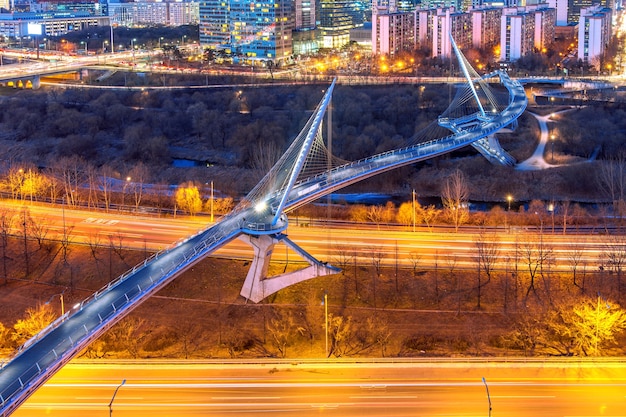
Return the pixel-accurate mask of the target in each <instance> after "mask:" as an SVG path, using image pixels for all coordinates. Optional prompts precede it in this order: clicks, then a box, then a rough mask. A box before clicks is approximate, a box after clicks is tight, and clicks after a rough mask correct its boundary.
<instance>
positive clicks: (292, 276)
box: [239, 233, 340, 303]
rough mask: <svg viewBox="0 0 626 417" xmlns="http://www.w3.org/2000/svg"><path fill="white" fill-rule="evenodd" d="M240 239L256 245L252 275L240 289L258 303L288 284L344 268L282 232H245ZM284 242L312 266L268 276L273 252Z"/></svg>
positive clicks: (249, 298)
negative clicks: (320, 259)
mask: <svg viewBox="0 0 626 417" xmlns="http://www.w3.org/2000/svg"><path fill="white" fill-rule="evenodd" d="M239 239H240V240H242V241H244V242H246V243H247V244H248V245H250V246H252V249H253V250H254V259H253V260H252V264H251V265H250V269H249V270H248V275H247V276H246V280H245V281H244V283H243V287H242V288H241V293H240V294H241V296H242V297H244V298H246V299H247V300H250V301H252V302H254V303H258V302H260V301H262V300H263V299H264V298H266V297H268V296H270V295H272V294H274V293H275V292H277V291H280V290H282V289H283V288H287V287H288V286H290V285H293V284H297V283H299V282H302V281H306V280H308V279H311V278H316V277H321V276H324V275H332V274H336V273H338V272H340V269H338V268H335V267H333V266H331V265H328V264H326V263H323V262H320V261H318V260H317V259H315V258H314V257H313V256H311V255H310V254H308V253H307V252H306V251H305V250H304V249H302V248H300V247H299V246H298V245H296V244H295V243H294V242H292V241H291V240H289V239H288V238H287V236H286V235H284V234H282V233H279V234H275V235H259V236H255V235H247V234H244V235H241V236H240V237H239ZM281 242H282V243H284V244H285V245H287V246H288V247H289V248H290V249H292V250H293V251H294V252H296V253H297V254H298V255H300V256H301V257H302V258H303V259H304V260H305V261H307V263H308V264H309V266H308V267H305V268H302V269H299V270H297V271H292V272H286V273H284V274H280V275H276V276H273V277H268V276H267V271H268V268H269V265H270V261H271V257H272V252H273V251H274V246H275V245H276V244H277V243H281Z"/></svg>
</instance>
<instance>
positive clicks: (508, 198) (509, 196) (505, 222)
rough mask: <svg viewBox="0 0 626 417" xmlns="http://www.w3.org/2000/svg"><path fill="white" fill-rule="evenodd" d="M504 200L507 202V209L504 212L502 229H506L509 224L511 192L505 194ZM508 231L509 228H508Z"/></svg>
mask: <svg viewBox="0 0 626 417" xmlns="http://www.w3.org/2000/svg"><path fill="white" fill-rule="evenodd" d="M506 201H507V202H508V203H509V209H508V210H507V212H506V213H505V216H504V229H507V227H510V226H509V223H510V222H509V213H510V212H511V201H513V196H512V195H511V194H509V195H507V196H506ZM509 231H510V229H509Z"/></svg>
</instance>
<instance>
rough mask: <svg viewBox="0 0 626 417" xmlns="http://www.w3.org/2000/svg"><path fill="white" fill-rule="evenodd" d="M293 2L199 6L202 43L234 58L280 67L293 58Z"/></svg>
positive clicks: (237, 0)
mask: <svg viewBox="0 0 626 417" xmlns="http://www.w3.org/2000/svg"><path fill="white" fill-rule="evenodd" d="M293 12H294V10H293V2H291V1H286V0H274V1H272V0H264V1H262V2H258V3H252V2H249V1H244V0H224V1H214V0H209V1H204V2H203V3H201V4H200V44H201V45H202V46H205V47H210V48H214V49H225V50H227V51H230V52H231V53H232V54H233V55H234V56H235V57H240V58H241V59H244V60H248V61H256V62H260V61H263V62H269V61H272V64H277V65H279V64H280V62H282V61H284V60H286V59H290V58H291V56H292V53H293V49H292V45H293V43H292V31H293V29H294V19H293Z"/></svg>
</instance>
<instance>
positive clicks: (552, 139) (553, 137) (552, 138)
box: [550, 133, 556, 164]
mask: <svg viewBox="0 0 626 417" xmlns="http://www.w3.org/2000/svg"><path fill="white" fill-rule="evenodd" d="M554 139H556V136H554V133H553V134H552V135H550V142H551V144H552V163H553V164H554Z"/></svg>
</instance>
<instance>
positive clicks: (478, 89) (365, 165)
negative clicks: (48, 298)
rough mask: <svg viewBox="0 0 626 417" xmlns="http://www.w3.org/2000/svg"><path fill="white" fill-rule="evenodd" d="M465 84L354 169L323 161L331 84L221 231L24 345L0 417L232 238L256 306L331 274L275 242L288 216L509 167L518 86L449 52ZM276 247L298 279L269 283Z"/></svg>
mask: <svg viewBox="0 0 626 417" xmlns="http://www.w3.org/2000/svg"><path fill="white" fill-rule="evenodd" d="M454 48H455V53H456V54H457V58H458V59H459V62H460V67H461V69H462V71H463V74H464V76H465V78H466V79H467V83H465V84H463V85H460V86H457V87H456V95H455V98H454V100H453V101H452V103H451V104H450V106H449V107H448V109H446V110H445V111H444V113H443V114H442V115H441V116H440V117H439V118H438V120H436V121H434V122H433V123H431V124H430V125H429V126H427V127H426V128H425V129H422V130H420V131H419V132H418V133H416V134H415V135H414V136H413V137H412V138H410V139H408V140H407V143H406V146H405V147H403V148H401V149H396V150H389V151H387V152H383V153H380V154H378V155H374V156H371V157H369V158H365V159H362V160H359V161H354V162H345V161H339V160H338V159H337V158H334V157H332V156H330V152H328V150H327V149H326V145H325V144H324V140H323V135H322V130H323V129H322V122H323V118H324V115H325V114H326V110H327V109H328V108H329V104H330V99H331V97H332V92H333V89H334V87H335V82H333V83H332V85H331V86H330V87H329V88H328V90H327V91H326V93H325V95H324V97H323V99H322V101H321V102H320V104H319V105H318V107H317V109H316V110H315V112H314V113H313V115H312V116H311V118H310V119H309V120H308V122H307V124H306V125H305V126H304V128H303V129H302V131H301V133H300V134H299V135H298V136H297V137H296V138H295V140H294V141H293V142H292V144H291V145H290V147H289V149H287V151H286V152H285V153H284V154H283V156H282V157H281V158H280V159H279V161H278V162H277V163H276V164H275V165H274V167H273V168H272V169H271V170H270V171H269V172H268V173H267V174H266V176H265V177H264V178H263V179H262V180H261V181H260V182H259V184H258V185H257V186H256V187H255V188H254V189H253V190H252V191H251V192H250V193H249V194H248V195H247V196H246V197H245V198H244V199H243V200H242V201H241V202H240V204H239V205H238V206H237V207H236V208H235V209H234V210H233V211H232V212H231V213H230V214H229V215H227V216H225V217H224V218H223V219H222V220H221V221H220V222H218V223H216V224H214V225H213V226H211V227H209V228H207V229H206V230H204V231H202V232H200V233H198V234H196V235H194V236H191V237H189V238H188V239H186V240H185V241H183V242H181V243H179V244H177V245H176V246H173V247H171V248H169V249H168V250H166V251H163V252H160V253H158V254H156V255H154V256H152V257H151V258H149V259H147V260H146V261H144V262H143V263H141V264H139V265H137V266H136V267H135V268H133V269H132V270H131V271H129V272H127V273H126V274H124V275H122V276H120V277H119V278H118V279H116V280H115V281H112V282H111V283H109V284H108V285H107V286H106V287H104V288H102V289H101V290H99V291H97V292H96V293H94V294H93V295H92V296H91V297H90V298H88V299H86V300H84V301H83V302H81V303H80V304H79V305H78V306H77V308H75V309H73V310H71V311H69V312H68V313H66V314H65V315H63V316H62V317H60V318H59V319H57V320H56V321H55V322H54V323H52V324H51V325H50V326H48V327H47V328H46V329H44V330H43V331H42V332H40V333H39V334H37V335H36V336H35V337H33V338H32V339H31V340H29V341H28V342H26V343H25V344H24V345H23V346H22V347H21V348H20V349H19V351H18V352H17V354H16V355H15V356H13V357H12V358H11V359H10V360H8V361H7V362H6V363H4V364H3V366H2V368H1V369H0V416H2V417H5V416H8V415H10V414H11V413H12V412H13V411H15V410H16V409H17V407H19V405H20V404H22V403H23V402H24V401H25V400H26V399H27V398H28V397H29V396H30V395H31V394H32V393H33V392H35V391H36V390H37V389H38V388H39V387H40V386H41V385H42V384H43V383H44V382H45V381H47V380H48V379H49V378H50V377H51V376H52V375H54V373H55V372H57V371H58V370H59V369H60V368H62V367H63V366H64V365H65V364H66V363H67V362H69V361H70V360H71V359H72V358H73V357H75V356H76V355H78V354H79V353H80V352H81V351H82V350H83V349H84V348H86V347H87V346H88V345H89V344H90V343H91V342H92V341H94V340H95V339H97V338H98V337H100V336H101V335H102V334H103V333H104V332H106V331H107V330H108V329H109V328H110V327H111V326H113V325H114V324H115V323H117V322H118V321H119V320H121V319H122V318H123V317H124V316H126V315H127V314H128V313H129V312H131V311H132V310H133V309H134V308H136V307H137V306H138V305H140V304H141V303H142V302H143V301H145V300H146V299H148V298H149V297H150V296H151V295H153V294H154V293H156V292H157V291H159V290H161V289H162V288H164V287H165V286H166V285H167V284H169V283H170V282H171V281H172V280H173V279H175V278H176V277H177V276H179V275H180V274H181V273H182V272H184V271H185V270H187V269H188V268H190V267H191V266H193V265H194V264H195V263H197V262H199V261H200V260H202V259H203V258H204V257H206V256H207V255H209V254H211V253H213V252H214V251H216V250H217V249H219V248H220V247H222V246H224V245H226V244H227V243H229V242H230V241H232V240H233V239H235V238H237V237H239V238H241V239H242V240H245V241H247V242H248V243H249V244H250V245H251V246H252V247H253V249H254V260H253V262H252V264H251V266H250V271H249V272H248V276H247V277H246V279H245V281H244V284H243V288H242V290H241V295H242V296H243V297H245V298H246V299H248V300H251V301H253V302H258V301H260V300H262V299H263V298H265V297H267V296H268V295H271V294H273V293H275V292H276V291H279V290H280V289H282V288H285V287H287V286H289V285H292V284H294V283H297V282H301V281H303V280H306V279H310V278H313V277H316V276H321V275H326V274H332V273H336V272H338V270H337V269H336V268H334V267H332V266H330V265H327V264H325V263H321V262H319V261H318V260H316V259H315V258H313V257H312V256H311V255H309V254H307V253H306V252H305V251H303V250H302V249H301V248H299V247H298V246H297V245H296V244H295V243H293V242H291V241H290V240H289V239H288V238H287V236H286V235H284V234H283V233H282V232H283V231H284V230H285V229H286V228H287V217H286V215H285V213H286V212H288V211H290V210H293V209H295V208H297V207H300V206H302V205H304V204H307V203H309V202H311V201H314V200H316V199H318V198H320V197H322V196H324V195H327V194H329V193H331V192H333V191H335V190H338V189H340V188H342V187H346V186H348V185H350V184H353V183H355V182H357V181H361V180H363V179H365V178H368V177H371V176H374V175H377V174H379V173H382V172H385V171H389V170H391V169H394V168H397V167H401V166H405V165H408V164H412V163H414V162H417V161H421V160H425V159H428V158H432V157H435V156H438V155H442V154H445V153H448V152H452V151H454V150H457V149H460V148H462V147H465V146H468V145H471V146H473V147H475V148H476V149H477V150H478V151H479V152H480V153H481V154H483V155H485V156H486V157H487V158H489V159H490V160H492V161H494V162H497V163H503V164H508V163H510V160H511V158H510V156H508V155H507V154H506V152H504V150H502V148H501V147H500V145H499V144H498V142H497V140H496V139H495V138H494V136H493V133H495V132H496V131H498V130H499V129H501V128H503V127H506V126H511V125H514V124H515V123H516V120H517V118H518V117H519V116H520V115H521V114H522V113H523V112H524V110H525V108H526V103H527V101H526V96H525V94H524V90H523V88H522V86H521V85H520V84H519V83H518V82H516V81H514V80H511V79H510V78H509V77H508V75H507V74H506V73H502V72H495V73H492V74H488V75H486V76H482V77H481V76H479V75H478V74H477V73H476V72H475V71H474V70H473V69H472V68H471V66H470V65H469V63H468V62H467V61H466V59H465V57H463V55H462V54H461V53H460V52H459V51H458V49H457V48H456V45H454ZM279 242H283V243H285V244H287V245H288V246H289V247H291V248H292V249H293V250H294V251H296V252H297V253H299V254H300V255H302V256H303V258H304V259H305V260H307V261H308V263H309V266H308V267H307V268H304V269H302V270H300V271H295V272H291V273H286V274H283V275H280V276H277V277H267V268H268V265H269V260H270V257H271V253H272V250H273V247H274V245H275V244H276V243H279Z"/></svg>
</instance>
